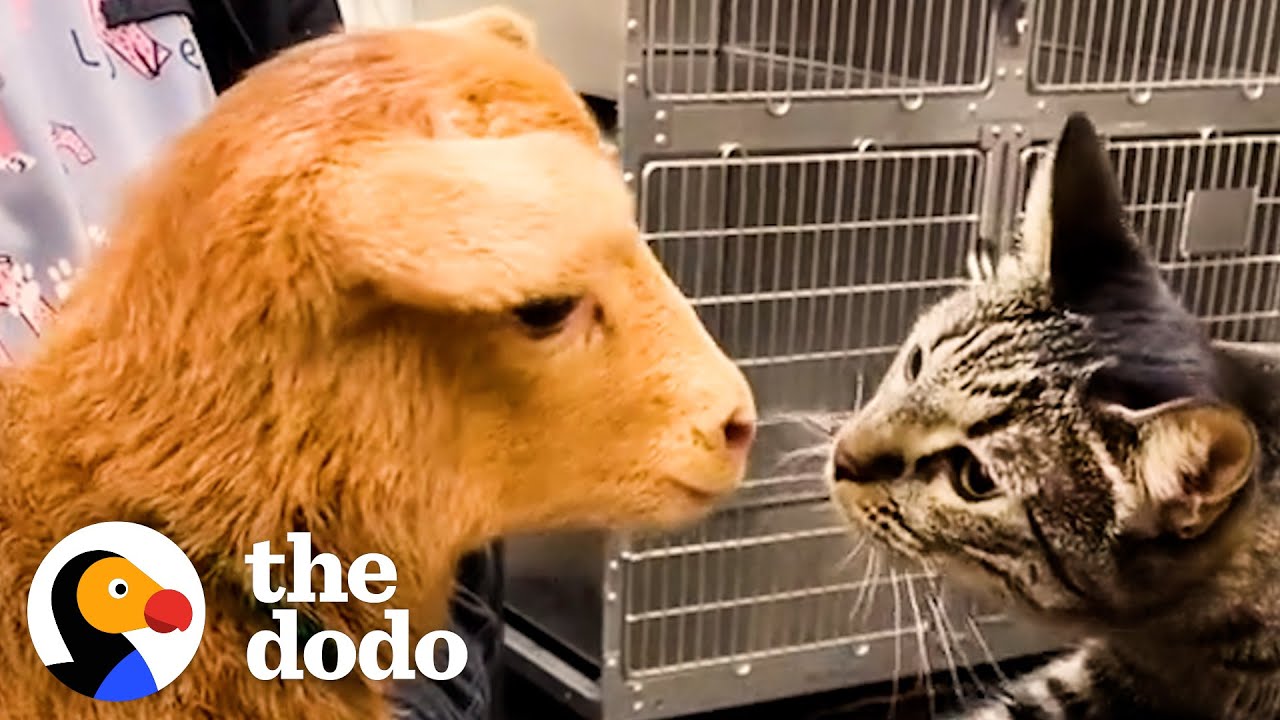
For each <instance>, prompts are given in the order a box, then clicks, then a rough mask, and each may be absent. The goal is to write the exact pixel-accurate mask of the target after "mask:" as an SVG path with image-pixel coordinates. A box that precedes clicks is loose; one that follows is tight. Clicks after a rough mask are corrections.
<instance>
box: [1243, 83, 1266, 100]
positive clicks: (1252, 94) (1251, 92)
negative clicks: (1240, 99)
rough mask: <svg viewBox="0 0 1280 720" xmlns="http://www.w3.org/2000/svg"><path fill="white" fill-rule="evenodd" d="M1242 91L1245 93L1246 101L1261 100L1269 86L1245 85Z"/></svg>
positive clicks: (1259, 84)
mask: <svg viewBox="0 0 1280 720" xmlns="http://www.w3.org/2000/svg"><path fill="white" fill-rule="evenodd" d="M1240 91H1241V92H1242V93H1244V96H1245V99H1247V100H1261V99H1262V95H1263V93H1265V92H1266V91H1267V86H1266V85H1263V84H1262V83H1256V84H1253V85H1245V86H1244V87H1242V88H1240Z"/></svg>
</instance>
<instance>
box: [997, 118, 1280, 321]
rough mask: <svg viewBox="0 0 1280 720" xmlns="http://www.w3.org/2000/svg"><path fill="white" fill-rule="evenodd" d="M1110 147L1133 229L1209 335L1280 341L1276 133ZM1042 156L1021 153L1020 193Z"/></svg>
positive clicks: (1279, 147) (1041, 152) (1279, 148)
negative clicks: (1200, 320) (1202, 323)
mask: <svg viewBox="0 0 1280 720" xmlns="http://www.w3.org/2000/svg"><path fill="white" fill-rule="evenodd" d="M1110 148H1111V161H1112V164H1113V166H1114V167H1115V170H1116V173H1117V175H1118V176H1119V178H1120V185H1121V191H1122V193H1123V195H1124V197H1125V198H1126V201H1127V203H1128V204H1127V209H1128V211H1129V215H1130V220H1131V222H1132V224H1133V227H1134V230H1135V231H1136V232H1137V234H1138V236H1139V237H1140V238H1141V239H1142V240H1143V241H1144V242H1146V243H1147V244H1148V247H1149V248H1150V251H1151V253H1152V257H1153V258H1154V259H1155V260H1156V262H1157V263H1158V264H1159V266H1160V268H1161V270H1163V271H1164V274H1165V277H1166V279H1167V280H1168V282H1169V284H1170V285H1171V286H1172V287H1173V289H1174V290H1175V292H1177V293H1178V295H1179V296H1180V297H1181V298H1182V299H1183V302H1184V303H1185V304H1186V305H1187V307H1188V308H1189V309H1190V310H1191V311H1192V312H1194V313H1195V314H1196V315H1197V316H1199V317H1200V318H1201V319H1202V321H1203V322H1204V324H1205V325H1206V328H1207V330H1208V332H1209V333H1210V334H1211V335H1212V336H1213V337H1215V338H1218V339H1221V340H1231V341H1237V342H1275V341H1277V340H1280V136H1276V135H1266V136H1239V137H1225V138H1223V137H1219V138H1210V139H1205V138H1190V139H1171V140H1125V141H1116V142H1113V143H1111V145H1110ZM1046 153H1047V150H1046V149H1045V148H1043V147H1036V148H1032V149H1029V150H1027V151H1026V152H1025V153H1024V155H1023V164H1022V176H1023V177H1022V182H1021V184H1020V187H1021V188H1023V191H1024V192H1025V190H1026V188H1027V187H1028V185H1029V182H1030V177H1031V174H1032V172H1034V167H1035V165H1036V163H1038V162H1039V161H1041V160H1042V159H1043V158H1044V157H1045V156H1046Z"/></svg>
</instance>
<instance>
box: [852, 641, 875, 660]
mask: <svg viewBox="0 0 1280 720" xmlns="http://www.w3.org/2000/svg"><path fill="white" fill-rule="evenodd" d="M870 652H871V646H870V645H868V644H867V643H862V644H861V645H858V646H857V647H855V648H854V649H853V654H854V655H857V656H858V657H866V656H867V655H868V654H869V653H870Z"/></svg>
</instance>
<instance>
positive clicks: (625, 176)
mask: <svg viewBox="0 0 1280 720" xmlns="http://www.w3.org/2000/svg"><path fill="white" fill-rule="evenodd" d="M635 181H636V174H635V173H633V172H631V171H630V170H627V171H625V172H623V173H622V182H624V183H627V184H628V185H630V184H631V183H633V182H635ZM613 564H614V565H617V564H618V561H617V560H615V561H614V562H613Z"/></svg>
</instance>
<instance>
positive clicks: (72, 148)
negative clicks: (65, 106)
mask: <svg viewBox="0 0 1280 720" xmlns="http://www.w3.org/2000/svg"><path fill="white" fill-rule="evenodd" d="M49 137H50V139H51V140H53V146H54V147H56V148H58V149H59V150H65V151H66V152H68V153H70V154H71V157H73V158H75V159H76V162H78V163H80V164H81V165H88V164H89V163H91V162H93V161H94V160H96V159H98V156H97V155H96V154H94V152H93V148H91V147H89V143H87V142H85V139H84V137H83V136H81V135H80V131H79V130H76V129H75V128H74V127H72V126H71V125H67V124H66V123H59V122H51V123H49Z"/></svg>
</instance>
